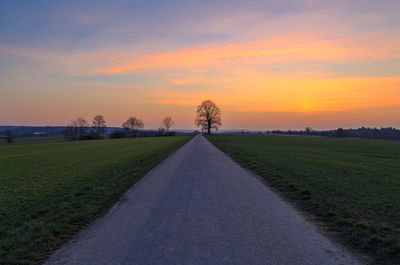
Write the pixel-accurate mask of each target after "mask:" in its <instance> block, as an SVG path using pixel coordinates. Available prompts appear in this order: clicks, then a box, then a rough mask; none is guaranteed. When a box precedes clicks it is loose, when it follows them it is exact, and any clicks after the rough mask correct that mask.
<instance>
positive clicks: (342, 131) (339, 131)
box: [336, 128, 345, 137]
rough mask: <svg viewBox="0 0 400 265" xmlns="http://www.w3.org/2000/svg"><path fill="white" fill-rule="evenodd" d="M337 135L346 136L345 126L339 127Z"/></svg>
mask: <svg viewBox="0 0 400 265" xmlns="http://www.w3.org/2000/svg"><path fill="white" fill-rule="evenodd" d="M336 136H337V137H344V136H345V132H344V130H343V128H339V129H337V131H336Z"/></svg>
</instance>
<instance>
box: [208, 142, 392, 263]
mask: <svg viewBox="0 0 400 265" xmlns="http://www.w3.org/2000/svg"><path fill="white" fill-rule="evenodd" d="M209 140H211V142H212V143H214V144H215V145H216V146H217V147H219V148H220V149H221V150H223V151H224V152H226V153H227V154H229V155H230V156H231V157H232V158H233V159H234V160H236V161H238V162H239V163H240V164H242V165H243V166H245V167H247V168H249V169H251V170H252V171H254V172H255V173H257V174H258V175H259V176H261V177H263V178H264V179H265V180H266V181H267V183H268V184H269V185H271V186H274V187H275V188H277V189H278V190H280V191H281V192H282V194H283V195H284V196H286V197H287V198H289V199H291V200H292V201H293V202H295V203H296V204H297V205H298V206H299V207H300V208H302V209H303V210H305V211H308V212H310V213H312V214H314V215H315V216H317V217H318V219H319V220H322V221H324V222H325V224H326V225H327V227H328V229H329V230H331V231H334V235H335V236H336V237H338V238H340V240H342V241H343V242H344V243H347V244H349V245H351V246H352V247H354V248H356V249H358V250H360V251H362V252H365V253H368V254H369V255H370V256H371V257H372V258H373V262H374V264H400V141H381V140H360V139H328V138H321V137H290V136H255V135H223V136H210V137H209Z"/></svg>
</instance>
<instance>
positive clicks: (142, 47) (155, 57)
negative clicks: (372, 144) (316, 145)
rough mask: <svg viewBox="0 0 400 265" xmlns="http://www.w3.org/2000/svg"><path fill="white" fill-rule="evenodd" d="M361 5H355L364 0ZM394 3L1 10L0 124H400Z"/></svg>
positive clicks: (397, 7) (8, 6) (398, 29)
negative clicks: (215, 120) (215, 119)
mask: <svg viewBox="0 0 400 265" xmlns="http://www.w3.org/2000/svg"><path fill="white" fill-rule="evenodd" d="M361 3H362V5H361ZM399 13H400V2H398V1H387V2H385V4H379V3H377V2H376V1H361V2H358V1H353V2H352V3H348V1H336V2H334V3H332V2H329V1H313V0H310V1H300V0H298V1H295V0H292V1H281V2H280V3H276V2H275V1H254V2H252V3H249V2H248V1H233V2H232V1H220V2H217V3H216V2H213V1H210V2H208V1H206V2H202V3H188V2H187V1H168V2H167V1H151V2H149V3H131V2H129V1H119V2H118V5H116V4H114V5H113V4H110V3H108V2H106V1H104V2H100V3H99V2H96V3H93V2H91V1H86V2H83V3H80V4H75V5H71V4H69V3H68V2H67V1H66V2H63V1H61V2H58V3H57V4H55V3H51V2H47V3H44V4H42V5H35V4H34V3H30V2H29V1H26V2H24V3H23V4H18V6H17V4H16V3H13V2H12V1H6V2H5V3H4V9H3V11H0V36H2V37H1V38H0V78H1V83H0V92H1V95H2V96H1V98H0V113H1V115H0V125H8V124H12V125H65V124H67V123H68V122H70V120H72V119H75V118H77V117H78V116H83V117H85V118H87V119H91V118H92V117H94V116H95V115H96V114H102V115H104V116H105V118H106V120H107V123H108V125H109V126H120V125H121V124H122V122H123V121H124V120H125V119H126V118H127V117H129V116H137V117H139V118H141V119H143V120H144V122H145V128H158V127H159V126H160V125H161V120H162V119H163V118H164V117H165V116H171V117H172V118H173V120H174V121H175V126H174V127H175V128H180V129H194V128H195V126H194V113H195V108H196V106H197V105H198V104H200V103H201V102H202V101H203V100H207V99H211V100H213V101H214V102H215V103H216V104H217V105H218V106H219V107H220V108H221V111H222V123H223V126H222V129H266V130H267V129H303V128H304V127H306V126H311V127H313V128H315V129H335V128H337V127H345V128H349V127H359V126H370V127H386V126H393V127H400V118H399V117H400V21H398V19H397V15H398V14H399Z"/></svg>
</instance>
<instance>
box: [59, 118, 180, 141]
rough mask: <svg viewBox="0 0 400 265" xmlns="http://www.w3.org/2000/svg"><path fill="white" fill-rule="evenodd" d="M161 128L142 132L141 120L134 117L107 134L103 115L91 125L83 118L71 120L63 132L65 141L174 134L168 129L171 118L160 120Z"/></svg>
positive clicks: (93, 120)
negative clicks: (155, 130)
mask: <svg viewBox="0 0 400 265" xmlns="http://www.w3.org/2000/svg"><path fill="white" fill-rule="evenodd" d="M162 125H163V126H162V127H160V128H159V129H158V131H157V132H154V131H143V130H142V129H143V128H144V122H143V120H141V119H139V118H136V117H129V118H128V119H126V121H124V122H123V123H122V129H121V130H116V131H113V132H112V133H111V134H107V123H106V120H105V119H104V116H103V115H96V116H95V117H94V118H93V119H92V121H91V123H89V121H88V120H86V119H85V118H83V117H78V118H77V119H75V120H72V121H71V122H70V123H69V124H68V125H67V129H66V130H65V138H66V139H67V140H71V141H75V140H94V139H103V138H105V137H108V138H130V137H145V136H171V135H175V132H171V131H170V129H171V127H172V126H173V125H174V122H173V121H172V118H171V117H165V118H164V119H163V120H162Z"/></svg>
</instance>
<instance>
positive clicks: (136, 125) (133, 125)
mask: <svg viewBox="0 0 400 265" xmlns="http://www.w3.org/2000/svg"><path fill="white" fill-rule="evenodd" d="M122 127H123V128H124V129H126V130H127V131H128V132H129V136H130V137H132V136H133V137H136V133H137V130H138V129H141V128H143V127H144V123H143V121H142V120H141V119H138V118H136V117H129V118H128V119H127V120H126V122H124V123H123V124H122Z"/></svg>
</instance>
